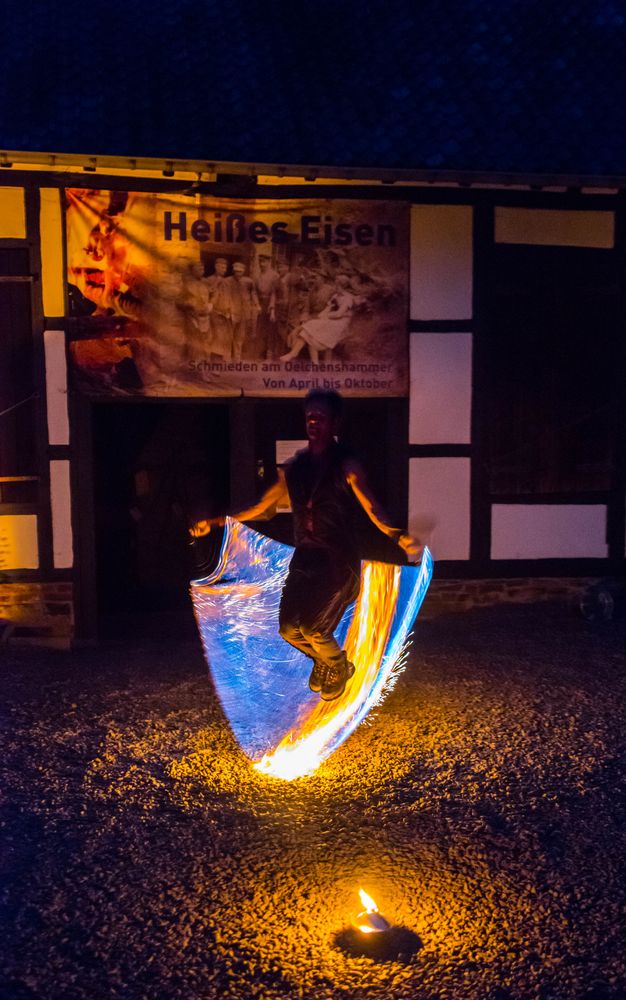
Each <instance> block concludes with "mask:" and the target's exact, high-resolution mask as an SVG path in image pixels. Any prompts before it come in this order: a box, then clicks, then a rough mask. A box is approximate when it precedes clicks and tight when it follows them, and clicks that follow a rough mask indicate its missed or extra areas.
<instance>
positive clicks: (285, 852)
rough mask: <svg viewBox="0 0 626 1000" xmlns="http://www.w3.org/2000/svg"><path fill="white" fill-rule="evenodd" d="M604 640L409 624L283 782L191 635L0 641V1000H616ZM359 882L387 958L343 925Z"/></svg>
mask: <svg viewBox="0 0 626 1000" xmlns="http://www.w3.org/2000/svg"><path fill="white" fill-rule="evenodd" d="M624 640H625V628H624V624H623V623H620V622H610V623H607V624H598V625H594V624H589V623H587V622H585V621H583V620H582V619H580V618H577V617H576V616H575V615H574V614H573V612H572V611H571V610H570V609H568V608H566V607H565V606H562V605H557V604H554V605H535V606H505V607H500V608H496V609H487V610H477V611H472V612H468V613H466V614H464V615H455V616H448V617H442V618H437V619H433V620H430V621H428V620H425V621H422V622H419V621H418V626H417V629H416V634H415V642H414V646H413V650H412V653H411V657H410V662H409V665H408V667H407V670H406V671H405V673H404V674H403V675H402V677H401V678H400V680H399V682H398V684H397V686H396V688H395V690H394V691H393V692H392V693H391V694H390V695H389V697H388V698H387V700H386V702H385V703H384V704H383V705H382V706H381V707H380V708H379V710H378V712H377V714H376V715H375V717H374V718H373V719H371V721H369V722H368V723H366V724H364V725H362V726H361V727H360V728H359V729H358V730H357V732H356V733H355V734H354V735H353V736H352V737H351V738H350V739H349V740H348V742H347V743H346V744H344V745H343V746H342V747H341V748H340V749H339V750H338V751H337V752H336V753H335V754H334V755H333V756H332V757H331V758H330V760H329V761H328V762H327V763H326V764H325V765H323V766H322V768H321V769H320V770H319V772H318V773H317V774H316V775H314V776H312V777H310V778H303V779H300V780H298V781H295V782H293V783H291V784H288V783H284V782H280V781H277V780H275V779H270V778H267V777H264V776H262V775H259V774H258V773H257V772H255V771H254V770H252V769H251V767H250V766H249V763H248V762H247V761H246V760H245V758H244V757H243V756H242V754H241V753H240V752H239V751H238V748H237V745H236V743H235V741H234V739H233V737H232V735H231V733H230V730H229V729H228V726H227V725H226V723H225V721H224V719H223V716H222V714H221V711H220V707H219V704H218V703H217V701H216V699H215V696H214V694H213V692H212V688H211V685H210V683H209V682H208V681H207V678H206V669H205V666H204V662H203V658H202V653H201V649H200V644H199V642H198V641H197V640H196V639H195V638H193V637H188V638H187V637H186V638H184V639H181V638H180V637H179V638H178V639H177V638H176V636H175V635H174V637H172V638H169V639H166V638H164V637H161V638H159V639H153V640H150V641H148V640H137V639H135V640H130V639H129V640H124V641H116V642H113V641H110V642H107V643H104V644H102V645H101V646H99V647H98V648H94V649H87V650H81V651H77V652H74V653H72V654H63V653H53V652H43V651H42V652H39V651H32V650H27V649H18V648H17V647H10V646H9V647H8V648H7V647H5V651H4V652H3V654H2V655H3V664H2V666H3V669H2V677H3V685H4V692H3V695H4V696H3V699H2V700H3V705H4V709H3V727H2V731H3V737H4V746H3V749H2V756H1V758H0V764H1V767H2V771H3V775H2V790H3V796H4V798H3V804H2V809H1V822H2V832H3V834H4V836H3V842H4V847H3V852H2V856H1V865H2V876H3V878H2V891H1V895H0V904H1V913H2V952H3V954H2V966H1V969H2V978H1V979H0V984H1V985H0V996H1V997H2V998H3V1000H5V998H10V1000H22V998H23V1000H26V998H31V1000H32V998H39V1000H57V998H59V1000H83V998H84V1000H100V998H118V997H119V998H124V1000H135V998H138V1000H141V998H146V1000H169V998H181V1000H210V998H213V997H216V998H217V997H219V998H232V1000H235V998H236V1000H248V998H253V997H258V998H263V1000H266V998H267V1000H271V998H281V997H294V998H296V997H302V998H311V1000H313V998H315V1000H325V998H348V997H350V998H355V1000H361V998H363V1000H365V998H368V1000H395V998H398V1000H399V998H416V1000H422V998H423V1000H426V998H428V1000H436V998H442V1000H443V998H449V1000H457V998H458V1000H474V998H475V1000H489V998H492V1000H506V998H516V1000H517V998H519V1000H532V998H537V1000H547V998H553V1000H578V998H583V997H584V998H596V1000H602V998H618V997H626V949H625V947H624V932H625V929H626V872H625V862H624V859H625V856H626V852H625V847H626V843H625V841H626V790H625V784H624V777H625V773H626V757H625V755H624V715H625V712H626V699H625V698H624V687H625V682H626V670H625V664H624V648H625V644H624ZM359 885H362V886H363V887H364V888H365V889H366V890H367V891H368V892H369V893H370V894H371V895H373V896H374V897H375V898H376V900H377V902H378V904H379V906H380V909H381V911H382V912H383V913H384V914H385V915H386V917H387V919H388V920H389V921H391V922H392V923H393V924H394V925H396V929H395V930H394V931H392V932H391V934H390V935H389V936H388V937H387V938H383V939H376V941H372V939H369V938H368V939H365V938H362V937H361V936H359V935H357V934H356V933H354V932H351V931H350V930H349V929H348V928H349V925H350V918H351V914H353V913H354V912H355V911H356V910H357V909H358V900H357V896H356V892H357V889H358V887H359Z"/></svg>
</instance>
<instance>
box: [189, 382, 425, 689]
mask: <svg viewBox="0 0 626 1000" xmlns="http://www.w3.org/2000/svg"><path fill="white" fill-rule="evenodd" d="M341 410H342V399H341V396H340V395H339V393H336V392H332V391H330V390H324V389H313V390H312V391H311V392H309V394H308V395H307V397H306V399H305V401H304V416H305V423H306V433H307V438H308V442H309V443H308V447H307V448H304V449H303V450H302V451H299V452H297V453H296V455H294V457H293V458H292V459H290V460H289V461H288V462H287V463H286V464H285V466H284V467H283V468H279V470H278V479H277V481H276V482H275V483H274V484H273V485H272V486H271V487H270V488H269V489H268V490H267V491H266V492H265V493H264V494H263V496H262V497H261V499H260V500H259V501H258V503H256V504H254V505H253V506H251V507H248V508H246V509H245V510H242V511H239V512H238V513H236V514H233V517H235V518H236V519H237V520H238V521H254V520H257V519H259V518H269V517H273V515H274V514H275V513H276V508H277V506H278V504H279V503H280V502H281V501H285V500H287V498H288V499H289V501H290V503H291V507H292V510H293V530H294V542H295V551H294V554H293V556H292V559H291V563H290V564H289V572H288V574H287V579H286V581H285V585H284V587H283V592H282V596H281V601H280V610H279V630H280V634H281V636H282V637H283V639H285V640H286V641H287V642H288V643H290V644H291V645H292V646H295V648H296V649H299V650H301V651H302V652H303V653H305V654H306V655H307V656H309V657H310V658H311V659H312V660H313V669H312V670H311V675H310V677H309V687H310V688H311V690H312V691H315V692H321V697H322V698H323V700H324V701H332V700H333V699H334V698H338V697H339V696H340V695H342V694H343V692H344V690H345V687H346V684H347V682H348V680H349V679H350V678H351V677H352V675H353V674H354V664H352V663H350V661H349V660H348V658H347V656H346V653H345V651H344V650H342V649H341V647H340V646H339V644H338V643H337V640H336V639H335V637H334V631H335V629H336V628H337V625H338V624H339V621H340V620H341V617H342V615H343V613H344V611H345V610H346V608H347V607H348V605H349V604H351V603H352V601H354V600H356V598H357V596H358V593H359V588H360V578H361V560H360V556H359V553H358V548H357V543H356V539H355V533H354V524H353V513H354V509H353V505H354V498H356V500H357V501H358V502H359V503H360V505H361V507H362V508H363V510H364V511H365V512H366V514H367V515H368V517H369V518H370V519H371V520H372V521H373V522H374V524H375V525H376V527H377V528H379V529H380V530H381V531H382V532H384V533H385V534H386V535H388V536H389V537H390V538H392V539H393V540H394V541H395V542H397V544H398V545H400V547H401V548H402V549H403V550H404V551H405V552H406V554H407V555H408V556H409V557H411V558H412V559H416V558H417V557H418V556H419V555H420V554H421V549H422V546H421V544H420V542H419V541H418V539H417V538H414V537H413V536H412V535H410V534H408V533H407V532H403V531H402V530H401V529H399V528H394V527H392V525H391V523H390V520H389V518H388V516H387V514H386V513H385V511H384V510H383V509H382V507H381V506H380V504H379V503H378V502H377V500H376V499H375V497H374V496H373V494H372V492H371V490H370V488H369V486H368V483H367V479H366V477H365V473H364V471H363V468H362V466H361V464H360V462H358V460H357V459H356V458H355V457H354V456H353V455H351V454H350V452H349V451H348V450H347V449H346V448H344V447H343V445H341V444H339V443H338V441H337V440H336V435H337V432H338V430H339V422H340V418H341ZM223 523H224V518H223V517H222V518H213V519H211V520H208V521H206V520H205V521H198V522H197V523H196V524H195V525H194V526H193V528H191V534H192V535H193V536H194V537H200V536H201V535H206V534H207V533H208V532H209V531H210V530H211V527H212V525H215V524H223Z"/></svg>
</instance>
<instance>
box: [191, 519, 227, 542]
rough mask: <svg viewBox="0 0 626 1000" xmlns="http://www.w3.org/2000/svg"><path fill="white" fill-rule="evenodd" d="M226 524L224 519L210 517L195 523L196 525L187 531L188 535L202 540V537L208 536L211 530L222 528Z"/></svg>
mask: <svg viewBox="0 0 626 1000" xmlns="http://www.w3.org/2000/svg"><path fill="white" fill-rule="evenodd" d="M224 524H226V518H225V517H210V518H209V519H208V520H205V521H196V523H195V524H194V525H193V526H192V527H191V528H190V529H189V534H190V535H192V536H193V537H194V538H202V537H203V536H204V535H208V534H209V533H210V531H211V528H218V527H220V528H221V527H222V526H223V525H224Z"/></svg>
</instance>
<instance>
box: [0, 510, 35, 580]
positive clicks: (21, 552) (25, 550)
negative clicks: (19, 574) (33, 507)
mask: <svg viewBox="0 0 626 1000" xmlns="http://www.w3.org/2000/svg"><path fill="white" fill-rule="evenodd" d="M38 568H39V545H38V543H37V515H36V514H2V515H1V516H0V570H3V569H38Z"/></svg>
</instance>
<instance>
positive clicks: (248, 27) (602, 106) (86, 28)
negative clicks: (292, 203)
mask: <svg viewBox="0 0 626 1000" xmlns="http://www.w3.org/2000/svg"><path fill="white" fill-rule="evenodd" d="M5 10H8V13H9V16H8V17H5V20H4V23H3V32H2V37H1V38H0V54H1V57H2V66H3V73H2V82H1V83H0V107H1V108H2V113H1V115H0V149H1V148H5V149H15V150H39V151H62V152H76V153H88V154H92V155H93V154H96V155H97V154H101V155H102V154H120V155H129V156H158V157H161V156H162V157H179V158H180V157H190V158H207V159H209V160H211V159H218V160H233V161H242V162H261V163H263V162H265V163H277V164H280V163H283V162H284V163H292V164H294V163H302V164H307V163H310V164H332V165H342V166H353V165H358V166H381V167H392V168H393V167H399V168H400V167H403V168H421V169H433V170H438V169H439V170H441V169H450V170H489V171H498V172H502V171H517V172H539V173H541V172H551V173H559V172H561V173H575V174H604V175H610V174H616V173H621V172H623V169H624V163H626V100H625V97H626V94H625V93H624V91H625V76H626V58H625V55H626V5H625V4H624V3H623V2H615V0H603V2H591V0H587V2H585V0H579V2H572V3H569V4H560V3H557V4H550V3H545V2H543V0H530V2H529V0H482V2H481V0H461V2H451V0H447V2H444V3H441V2H437V0H421V2H419V3H415V2H407V0H399V2H387V3H383V2H374V3H362V2H357V0H345V2H339V3H338V2H332V3H331V2H328V0H321V2H316V3H303V2H296V3H286V2H278V0H267V2H265V3H263V4H261V3H259V2H258V0H256V2H246V0H233V2H230V3H217V2H215V0H208V2H204V3H198V2H197V0H175V2H173V3H169V4H164V5H157V4H153V3H147V2H145V0H135V2H132V3H127V2H121V0H111V2H109V3H108V4H107V5H106V6H103V5H98V4H91V5H88V4H78V3H76V2H74V0H71V2H69V3H63V4H60V3H48V2H42V0H30V2H28V3H17V2H15V0H13V2H12V3H9V4H8V5H5Z"/></svg>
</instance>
